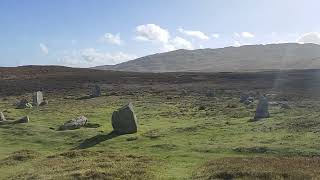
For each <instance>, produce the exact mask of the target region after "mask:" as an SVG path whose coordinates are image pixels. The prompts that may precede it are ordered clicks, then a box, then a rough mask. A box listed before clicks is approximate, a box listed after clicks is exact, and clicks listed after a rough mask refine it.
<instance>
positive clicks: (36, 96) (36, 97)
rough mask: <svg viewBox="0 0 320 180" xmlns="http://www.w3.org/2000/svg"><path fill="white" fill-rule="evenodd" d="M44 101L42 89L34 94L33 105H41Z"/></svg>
mask: <svg viewBox="0 0 320 180" xmlns="http://www.w3.org/2000/svg"><path fill="white" fill-rule="evenodd" d="M42 103H43V94H42V92H41V91H37V92H35V93H34V95H33V105H34V106H40V105H41V104H42Z"/></svg>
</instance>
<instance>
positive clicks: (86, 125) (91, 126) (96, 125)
mask: <svg viewBox="0 0 320 180" xmlns="http://www.w3.org/2000/svg"><path fill="white" fill-rule="evenodd" d="M100 126H101V125H100V124H97V123H87V124H85V125H84V127H85V128H98V127H100Z"/></svg>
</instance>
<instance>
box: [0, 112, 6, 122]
mask: <svg viewBox="0 0 320 180" xmlns="http://www.w3.org/2000/svg"><path fill="white" fill-rule="evenodd" d="M0 121H6V117H5V116H4V114H3V113H2V112H0Z"/></svg>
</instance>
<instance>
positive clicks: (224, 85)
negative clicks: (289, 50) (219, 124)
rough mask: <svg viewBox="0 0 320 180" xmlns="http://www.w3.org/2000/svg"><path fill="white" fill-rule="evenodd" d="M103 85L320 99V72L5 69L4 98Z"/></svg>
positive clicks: (1, 78)
mask: <svg viewBox="0 0 320 180" xmlns="http://www.w3.org/2000/svg"><path fill="white" fill-rule="evenodd" d="M94 84H101V85H103V86H104V87H105V89H108V93H113V94H119V95H123V94H136V95H137V96H139V94H143V93H163V92H166V93H169V94H170V92H172V93H179V92H181V91H182V90H183V89H186V90H187V91H188V92H189V93H193V94H197V93H204V92H206V91H207V90H208V89H220V90H225V91H229V90H230V91H236V92H241V91H256V92H258V91H259V92H269V91H274V92H279V93H283V94H290V93H291V94H292V93H294V94H296V95H297V96H304V97H318V95H319V92H320V70H293V71H265V72H243V73H240V72H238V73H236V72H235V73H227V72H226V73H196V72H188V73H186V72H177V73H132V72H116V71H101V70H93V69H80V68H67V67H55V66H26V67H17V68H0V96H6V95H21V94H24V93H31V92H34V91H36V90H44V91H45V92H47V93H54V94H72V93H73V92H88V91H90V88H91V87H93V86H94Z"/></svg>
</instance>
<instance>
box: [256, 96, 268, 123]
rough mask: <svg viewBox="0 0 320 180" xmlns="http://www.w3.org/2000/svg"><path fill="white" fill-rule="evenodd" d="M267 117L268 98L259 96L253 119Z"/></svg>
mask: <svg viewBox="0 0 320 180" xmlns="http://www.w3.org/2000/svg"><path fill="white" fill-rule="evenodd" d="M268 117H270V114H269V102H268V99H267V98H266V97H265V96H260V98H259V103H258V106H257V109H256V113H255V116H254V119H255V120H258V119H262V118H268Z"/></svg>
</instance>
